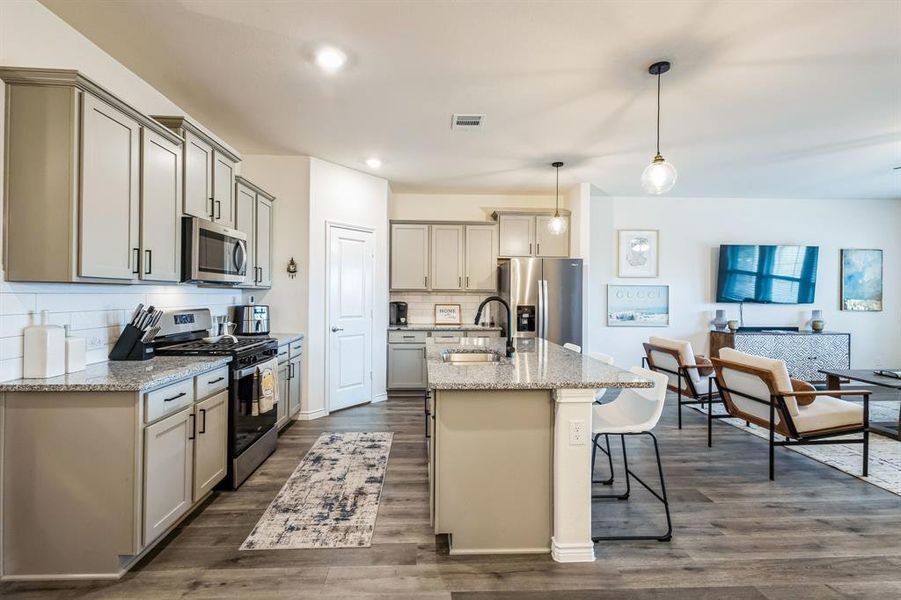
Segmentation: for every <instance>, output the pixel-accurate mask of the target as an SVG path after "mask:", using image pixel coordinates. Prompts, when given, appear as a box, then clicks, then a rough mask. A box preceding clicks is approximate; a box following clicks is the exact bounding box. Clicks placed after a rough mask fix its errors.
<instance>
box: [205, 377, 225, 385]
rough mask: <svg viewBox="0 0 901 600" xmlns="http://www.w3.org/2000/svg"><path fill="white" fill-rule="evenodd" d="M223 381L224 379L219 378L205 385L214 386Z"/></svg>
mask: <svg viewBox="0 0 901 600" xmlns="http://www.w3.org/2000/svg"><path fill="white" fill-rule="evenodd" d="M223 379H225V377H220V378H219V379H214V380H212V381H207V382H206V383H207V385H212V384H214V383H219V382H220V381H222V380H223Z"/></svg>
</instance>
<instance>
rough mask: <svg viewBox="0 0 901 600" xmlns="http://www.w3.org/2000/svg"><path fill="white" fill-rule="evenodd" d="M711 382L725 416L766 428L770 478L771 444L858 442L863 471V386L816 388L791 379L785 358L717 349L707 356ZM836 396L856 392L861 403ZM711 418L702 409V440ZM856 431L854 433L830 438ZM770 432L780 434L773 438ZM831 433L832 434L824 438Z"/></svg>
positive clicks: (865, 434)
mask: <svg viewBox="0 0 901 600" xmlns="http://www.w3.org/2000/svg"><path fill="white" fill-rule="evenodd" d="M712 362H713V366H714V369H715V371H716V384H717V387H718V388H719V392H720V394H721V396H722V400H723V406H725V408H726V411H727V413H728V415H724V416H732V417H737V418H739V419H744V420H745V421H749V422H751V423H754V424H755V425H759V426H760V427H764V428H766V429H768V430H769V433H770V435H769V443H770V454H769V462H770V479H773V478H774V476H775V447H776V446H797V445H813V444H817V445H820V444H863V476H864V477H866V476H867V471H868V463H869V414H870V410H869V407H870V392H869V391H868V390H829V391H816V389H815V388H814V387H813V386H812V385H811V384H809V383H807V382H804V381H798V380H796V379H792V378H790V377H789V375H788V370H787V369H786V368H785V362H783V361H781V360H779V359H774V358H766V357H763V356H754V355H752V354H745V353H744V352H739V351H737V350H733V349H732V348H723V349H721V350H720V357H719V358H718V359H717V358H714V359H713V360H712ZM842 396H862V397H863V405H860V404H857V403H854V402H848V401H847V400H843V399H842V398H841V397H842ZM714 418H715V417H713V415H712V414H710V412H708V419H707V427H708V434H707V440H708V445H710V444H712V423H713V419H714ZM856 433H859V434H861V436H860V437H859V438H850V439H849V438H842V439H835V438H837V437H839V436H847V435H849V434H856ZM776 434H779V435H780V436H781V437H782V438H783V439H782V440H780V441H777V440H776ZM830 438H832V439H830Z"/></svg>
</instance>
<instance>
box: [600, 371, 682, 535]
mask: <svg viewBox="0 0 901 600" xmlns="http://www.w3.org/2000/svg"><path fill="white" fill-rule="evenodd" d="M629 370H630V372H632V373H634V374H636V375H638V376H640V377H644V378H645V379H650V380H651V381H653V382H654V387H653V388H627V389H624V390H623V391H622V392H621V393H620V394H619V396H617V397H616V399H615V400H614V401H612V402H608V403H607V404H602V405H600V406H595V407H594V416H593V418H592V421H591V430H592V449H591V476H592V477H594V465H595V459H596V457H597V451H598V450H599V449H600V450H601V452H604V453H605V454H606V455H607V458H608V461H609V463H610V477H609V479H607V480H604V481H594V480H593V481H592V483H609V484H610V485H612V484H613V457H612V456H611V454H610V440H609V436H610V435H619V436H620V441H621V443H622V447H623V466H624V467H625V471H626V491H625V492H624V493H622V494H594V493H593V494H592V495H591V497H592V499H595V498H597V499H601V498H615V499H617V500H628V498H629V495H630V493H631V491H632V488H631V484H630V479H634V480H635V481H637V482H638V483H640V484H641V485H642V486H644V488H645V489H646V490H648V491H649V492H650V493H651V494H652V495H653V496H654V497H655V498H657V499H658V500H660V501H661V502H662V503H663V508H664V511H665V512H666V532H665V533H663V534H662V535H630V536H623V535H617V536H592V538H591V539H592V540H594V541H595V542H598V541H601V540H657V541H660V542H668V541H669V540H670V539H672V537H673V524H672V520H671V519H670V512H669V501H668V500H667V497H666V483H665V482H664V479H663V464H662V463H661V462H660V449H659V447H658V446H657V437H656V436H655V435H654V434H653V433H652V432H651V430H652V429H653V428H654V427H655V426H656V425H657V422H658V421H659V420H660V415H661V414H662V413H663V404H664V400H665V399H666V386H667V377H666V375H664V374H663V373H656V372H654V371H650V370H648V369H643V368H641V367H632V368H631V369H629ZM602 435H603V436H605V438H606V439H607V444H606V445H607V447H606V449H605V448H603V447H601V445H600V444H599V443H598V439H599V438H600V437H601V436H602ZM627 435H647V436H650V438H651V440H652V441H653V442H654V454H655V455H656V457H657V473H658V475H659V476H660V492H659V493H658V492H657V491H656V490H654V489H652V488H651V487H650V486H649V485H648V484H647V483H645V482H644V481H643V480H642V479H641V478H640V477H638V475H636V474H635V473H634V472H632V471H631V470H630V469H629V458H628V455H627V454H626V436H627Z"/></svg>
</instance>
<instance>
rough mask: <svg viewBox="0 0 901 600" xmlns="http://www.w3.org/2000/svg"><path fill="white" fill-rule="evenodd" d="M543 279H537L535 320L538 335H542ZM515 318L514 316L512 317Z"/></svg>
mask: <svg viewBox="0 0 901 600" xmlns="http://www.w3.org/2000/svg"><path fill="white" fill-rule="evenodd" d="M543 284H544V280H542V279H539V280H538V307H537V308H538V310H537V311H536V312H535V321H536V324H537V328H538V337H544V319H542V311H544V285H543ZM514 318H515V317H514Z"/></svg>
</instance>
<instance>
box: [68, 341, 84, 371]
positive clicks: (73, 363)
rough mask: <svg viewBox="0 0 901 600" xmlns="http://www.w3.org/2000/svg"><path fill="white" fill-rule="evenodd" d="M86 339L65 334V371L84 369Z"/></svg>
mask: <svg viewBox="0 0 901 600" xmlns="http://www.w3.org/2000/svg"><path fill="white" fill-rule="evenodd" d="M87 346H88V344H87V340H86V339H85V338H83V337H69V336H66V373H74V372H75V371H84V369H85V366H86V365H87Z"/></svg>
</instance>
